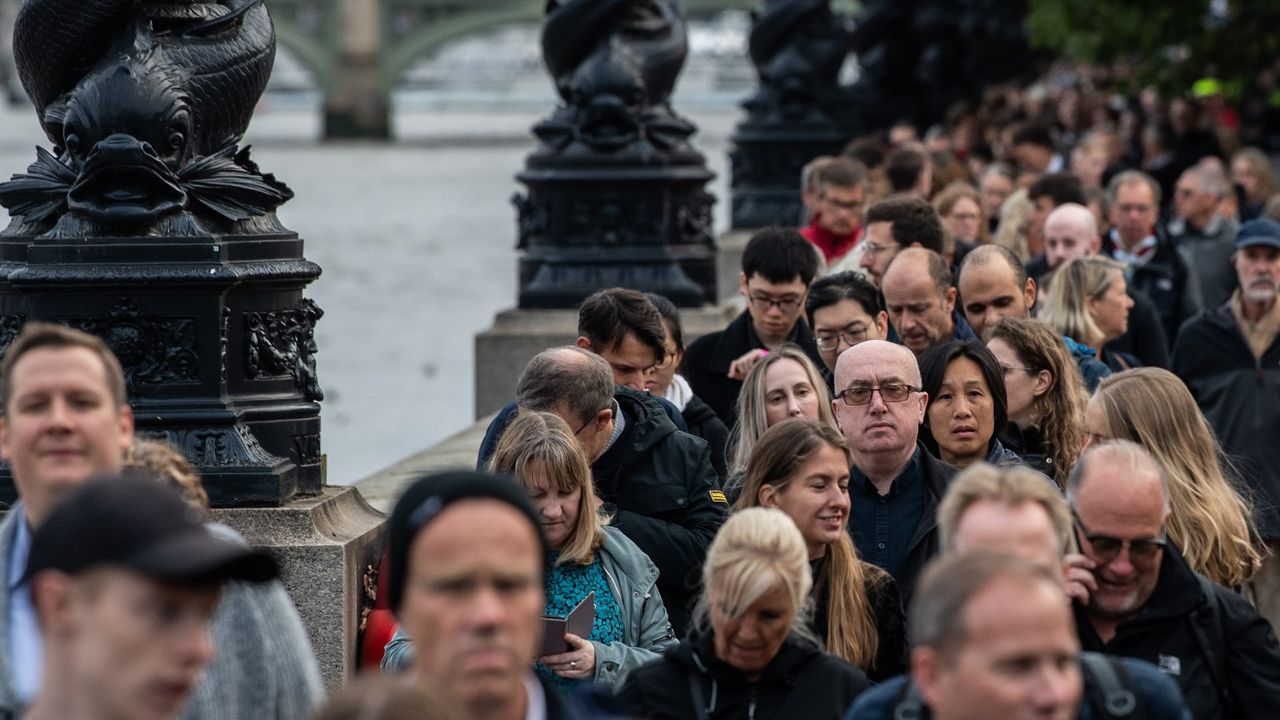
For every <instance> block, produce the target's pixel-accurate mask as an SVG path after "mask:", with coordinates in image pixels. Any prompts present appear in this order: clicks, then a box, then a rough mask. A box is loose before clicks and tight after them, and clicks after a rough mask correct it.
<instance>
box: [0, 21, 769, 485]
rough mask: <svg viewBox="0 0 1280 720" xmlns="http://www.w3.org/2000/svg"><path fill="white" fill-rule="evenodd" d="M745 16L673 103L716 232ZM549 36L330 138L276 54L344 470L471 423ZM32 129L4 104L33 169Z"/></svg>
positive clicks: (14, 143) (268, 102)
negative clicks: (704, 162) (480, 342)
mask: <svg viewBox="0 0 1280 720" xmlns="http://www.w3.org/2000/svg"><path fill="white" fill-rule="evenodd" d="M744 27H745V20H744V19H743V18H742V17H741V16H734V15H729V16H726V17H725V18H721V19H719V20H717V21H713V22H710V23H700V24H696V25H695V26H694V27H693V32H692V35H691V45H692V47H693V50H694V52H693V54H692V56H691V58H690V61H689V63H688V65H687V70H686V76H685V78H684V80H687V81H688V82H687V83H684V80H682V86H681V89H680V90H679V91H678V92H677V95H676V97H675V99H674V102H673V104H674V106H675V107H676V109H677V111H680V112H682V113H683V114H685V115H687V116H688V117H689V118H690V119H692V120H693V121H694V122H695V123H697V124H698V126H699V127H700V129H701V131H700V133H699V134H698V135H697V136H695V144H696V145H697V146H698V147H699V148H700V149H701V150H702V151H703V152H704V153H706V155H707V158H708V165H709V166H710V167H711V169H712V170H713V171H714V172H715V173H716V175H717V178H716V180H715V182H714V185H713V187H712V191H713V192H714V193H715V194H716V195H717V196H718V197H719V198H720V202H719V203H718V205H717V209H716V225H717V228H718V229H724V228H725V227H726V226H727V175H726V171H727V168H726V164H727V159H726V152H727V150H728V136H729V134H730V133H731V132H732V129H733V125H734V124H735V123H736V122H737V120H738V117H739V111H738V109H737V108H736V107H735V102H736V100H737V99H740V98H742V97H745V95H746V94H747V93H748V92H749V91H750V84H751V82H752V78H751V73H750V68H749V64H748V63H747V62H746V60H745V58H744V57H743V54H742V49H741V48H742V45H741V38H742V34H741V33H742V29H743V28H744ZM536 41H537V32H536V28H530V27H524V28H508V29H502V30H499V31H496V32H494V33H490V34H488V35H484V36H478V37H475V38H469V39H466V40H463V41H461V42H460V43H456V44H454V45H452V46H450V47H448V48H445V49H444V50H442V52H441V53H440V54H439V55H437V56H436V57H435V58H432V59H430V60H428V61H425V62H424V63H423V64H421V65H419V67H418V68H415V70H414V71H412V72H411V73H409V75H408V76H407V80H408V83H407V85H406V87H405V88H404V89H402V90H401V91H400V92H398V93H397V95H396V98H395V104H396V111H395V115H394V126H395V133H396V136H397V140H396V141H395V142H393V143H359V142H344V143H325V142H321V141H320V140H319V137H320V130H321V128H320V116H319V112H318V105H317V96H316V94H315V92H314V91H313V90H310V89H309V88H308V83H309V80H308V79H307V78H306V77H305V73H303V72H302V71H301V70H300V69H298V67H297V65H296V64H293V63H291V62H290V61H289V59H288V58H287V57H282V58H281V60H280V63H279V64H278V66H277V74H276V82H275V88H274V89H273V91H272V92H270V93H269V94H268V95H267V96H266V97H265V98H264V100H263V102H262V105H261V107H260V109H259V111H258V113H257V115H256V116H255V119H254V122H253V124H252V126H251V127H250V129H249V132H248V135H247V137H246V142H249V143H252V144H253V146H254V150H253V153H254V159H255V160H256V161H257V162H258V164H259V165H260V166H261V167H262V168H263V170H264V171H266V172H271V173H274V174H275V175H276V176H277V177H278V178H280V179H281V180H283V181H285V182H287V183H289V184H290V185H291V186H292V187H293V189H294V191H295V192H296V194H297V197H296V198H295V199H293V200H292V201H290V202H289V203H288V204H287V205H285V206H284V207H283V208H281V210H280V213H279V214H280V218H281V220H282V221H283V222H284V223H285V225H286V226H288V227H289V228H291V229H293V230H295V231H297V232H298V233H299V234H300V235H301V236H302V237H303V238H304V240H305V247H306V255H307V257H308V258H309V259H311V260H313V261H315V262H317V263H319V264H320V266H321V267H322V268H323V269H324V274H323V275H322V276H321V278H320V279H319V280H318V281H316V282H315V283H314V284H313V285H311V287H310V288H309V289H308V294H309V295H310V296H311V297H312V298H314V299H315V300H316V301H317V302H318V303H319V304H320V306H321V307H322V308H323V309H324V311H325V316H324V318H323V319H321V320H320V323H319V325H318V327H317V342H318V345H319V349H320V350H319V354H318V356H317V362H318V369H319V374H320V381H321V384H322V386H323V387H324V390H325V393H326V397H325V401H324V402H323V404H322V406H321V407H322V411H321V412H322V423H323V435H322V438H323V440H322V441H323V448H324V452H325V453H326V455H327V458H328V469H329V474H328V481H329V482H330V483H331V484H342V485H345V484H350V483H353V482H355V481H357V480H360V479H362V478H364V477H366V476H368V475H370V474H372V473H374V472H375V471H377V470H379V469H381V468H383V467H386V466H387V465H390V464H392V463H394V462H395V461H397V460H399V459H401V458H403V457H405V456H407V455H410V454H412V453H414V452H416V451H418V450H421V449H423V448H425V447H427V446H429V445H432V444H434V443H435V442H437V441H439V440H441V439H443V438H445V437H447V436H449V435H451V434H453V433H454V432H457V431H458V430H461V429H463V428H464V427H466V426H467V425H469V424H470V423H471V422H472V418H473V404H474V402H473V401H474V388H473V383H474V380H473V366H474V352H473V348H474V344H473V338H474V336H475V334H476V333H478V332H480V331H482V330H483V329H485V328H486V327H487V326H489V324H490V323H491V321H492V319H493V316H494V314H495V313H496V312H498V311H500V310H503V309H505V308H509V307H511V306H513V305H514V304H515V298H516V259H517V258H516V252H515V249H514V246H515V239H516V236H515V212H514V210H513V208H512V206H511V202H510V198H511V196H512V194H513V193H515V192H517V190H519V189H520V188H519V185H518V184H517V183H516V182H515V179H514V175H515V173H517V172H518V171H519V170H520V169H521V166H522V163H523V158H524V155H525V154H526V153H527V152H528V151H529V150H530V149H532V146H533V144H532V139H531V136H530V135H529V133H528V129H529V127H530V126H531V125H532V124H533V123H534V122H536V121H537V120H538V119H539V118H540V117H541V116H542V115H545V114H546V113H547V111H549V110H550V108H551V107H552V105H553V103H554V101H555V98H554V94H553V92H552V89H551V84H550V80H549V79H548V78H546V77H545V75H544V74H542V71H541V68H540V67H539V65H538V63H537V46H536ZM530 58H532V61H531V60H530ZM467 73H471V75H472V76H473V77H472V78H471V80H469V79H468V75H467ZM36 144H44V145H46V146H47V142H46V141H45V140H44V138H43V136H42V135H41V133H40V130H39V128H38V126H37V124H36V118H35V113H34V111H33V110H32V109H31V108H30V106H7V107H6V106H4V105H3V104H2V103H0V176H6V175H8V174H12V173H17V172H22V171H23V170H25V168H26V167H27V165H28V164H29V163H30V162H31V161H32V160H33V159H34V157H35V152H34V146H35V145H36ZM0 213H3V209H0ZM0 219H3V218H0ZM6 222H7V221H6Z"/></svg>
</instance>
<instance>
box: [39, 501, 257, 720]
mask: <svg viewBox="0 0 1280 720" xmlns="http://www.w3.org/2000/svg"><path fill="white" fill-rule="evenodd" d="M275 575H276V563H275V561H274V560H273V559H272V558H271V557H270V556H269V555H267V554H266V553H263V552H261V551H257V550H252V549H250V548H249V547H247V546H246V545H244V544H243V543H238V542H235V541H234V540H230V539H228V538H226V537H223V536H221V535H219V534H218V533H216V532H214V531H212V530H210V529H209V528H208V527H206V526H205V524H204V523H203V522H202V521H201V520H200V518H199V517H198V515H197V514H196V513H194V512H192V511H191V510H190V509H189V508H188V507H187V506H186V505H185V504H184V503H183V501H182V499H181V498H180V497H179V496H178V495H177V493H175V492H174V491H173V490H172V489H169V488H165V487H161V486H160V485H159V484H158V483H156V482H154V481H153V480H150V479H146V478H104V479H101V480H98V481H95V482H93V483H90V484H87V485H85V486H83V487H82V488H80V489H79V490H77V491H75V492H74V493H72V494H71V495H70V496H69V497H68V498H67V499H66V500H65V501H64V502H62V503H61V504H59V505H58V506H57V507H55V508H54V509H53V511H52V512H51V513H50V514H49V515H48V517H47V519H46V520H45V522H44V523H42V524H41V526H40V528H39V529H38V530H36V532H35V537H34V538H33V539H32V544H31V558H30V562H29V563H28V565H27V570H26V573H25V574H24V576H23V582H26V583H30V585H31V594H32V598H33V600H34V602H35V607H36V613H37V616H38V618H39V621H40V630H41V633H42V635H43V638H44V668H43V679H42V681H41V685H40V690H39V692H37V693H36V697H35V700H34V701H33V702H32V704H31V706H30V707H29V708H28V710H27V712H26V714H25V715H24V716H23V717H25V718H27V719H28V720H67V719H68V718H74V719H75V720H96V719H98V718H102V719H103V720H108V719H111V720H116V719H122V718H128V719H129V720H152V719H154V720H160V719H162V718H175V717H177V715H178V712H179V710H180V709H181V708H182V705H183V703H184V702H185V701H186V700H187V698H188V696H189V695H190V694H191V692H192V691H193V690H194V689H195V686H196V683H197V682H198V681H199V680H200V673H201V671H202V670H203V669H204V668H205V666H206V665H208V664H209V662H210V661H211V660H212V659H213V655H214V652H215V648H214V645H213V642H212V637H211V634H210V631H209V625H210V622H211V620H212V618H213V614H214V610H215V609H216V607H217V605H218V598H219V593H220V590H221V588H222V587H223V586H224V584H225V583H226V581H228V580H231V579H239V580H247V581H252V582H263V581H266V580H270V579H272V578H274V577H275Z"/></svg>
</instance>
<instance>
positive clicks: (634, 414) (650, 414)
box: [613, 385, 678, 452]
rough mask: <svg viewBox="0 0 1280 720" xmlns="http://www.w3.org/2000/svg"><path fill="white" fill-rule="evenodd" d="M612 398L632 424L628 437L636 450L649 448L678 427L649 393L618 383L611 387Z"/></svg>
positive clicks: (641, 450)
mask: <svg viewBox="0 0 1280 720" xmlns="http://www.w3.org/2000/svg"><path fill="white" fill-rule="evenodd" d="M613 399H614V401H615V402H617V403H618V407H619V408H620V409H621V411H622V414H623V415H626V417H627V423H628V424H629V425H633V426H634V427H633V428H632V431H631V433H630V437H631V440H632V448H633V449H634V450H636V451H637V452H645V451H647V450H649V449H650V448H652V447H653V446H655V445H657V444H658V443H659V442H662V441H663V440H664V439H666V437H667V436H668V435H670V434H671V433H673V432H675V431H676V430H677V429H678V428H676V425H675V423H673V422H671V418H669V417H667V412H666V410H664V409H663V408H662V405H660V404H659V403H658V401H657V400H655V399H654V398H653V397H651V396H650V395H649V393H642V392H637V391H635V390H632V389H631V388H629V387H623V386H621V385H618V386H617V387H615V388H614V389H613Z"/></svg>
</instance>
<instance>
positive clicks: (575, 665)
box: [569, 660, 578, 670]
mask: <svg viewBox="0 0 1280 720" xmlns="http://www.w3.org/2000/svg"><path fill="white" fill-rule="evenodd" d="M569 669H571V670H577V669H578V661H577V660H570V661H569Z"/></svg>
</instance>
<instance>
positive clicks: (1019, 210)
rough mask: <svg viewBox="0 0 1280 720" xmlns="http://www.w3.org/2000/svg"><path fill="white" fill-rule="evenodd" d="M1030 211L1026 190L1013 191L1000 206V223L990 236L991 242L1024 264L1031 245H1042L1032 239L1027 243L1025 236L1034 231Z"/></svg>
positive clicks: (1029, 256) (1029, 201)
mask: <svg viewBox="0 0 1280 720" xmlns="http://www.w3.org/2000/svg"><path fill="white" fill-rule="evenodd" d="M1031 210H1032V206H1031V199H1030V198H1028V197H1027V189H1026V188H1019V189H1018V190H1016V191H1014V193H1013V194H1012V195H1010V196H1009V197H1008V198H1007V199H1006V200H1005V201H1004V204H1003V205H1001V206H1000V222H999V224H997V225H996V232H995V234H994V235H992V236H991V242H993V243H995V244H996V245H1000V246H1001V247H1006V248H1009V249H1010V250H1012V251H1013V254H1014V255H1017V256H1018V259H1019V260H1021V261H1022V262H1024V263H1025V262H1026V261H1027V260H1030V259H1031V255H1032V253H1031V249H1030V246H1031V244H1033V243H1037V242H1038V243H1039V244H1041V245H1043V244H1044V243H1043V242H1040V241H1037V240H1034V239H1033V240H1032V241H1030V242H1029V241H1028V239H1027V235H1028V234H1029V233H1031V232H1032V231H1033V230H1034V229H1033V228H1032V227H1031ZM1037 232H1038V231H1037Z"/></svg>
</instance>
